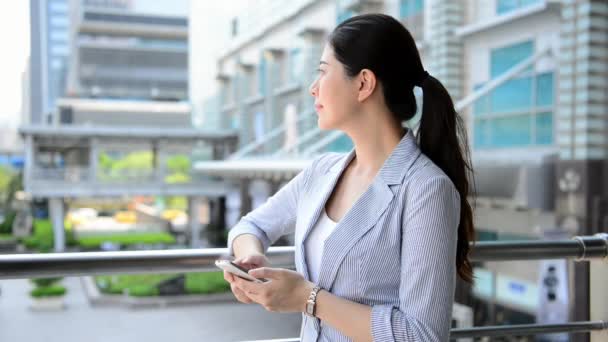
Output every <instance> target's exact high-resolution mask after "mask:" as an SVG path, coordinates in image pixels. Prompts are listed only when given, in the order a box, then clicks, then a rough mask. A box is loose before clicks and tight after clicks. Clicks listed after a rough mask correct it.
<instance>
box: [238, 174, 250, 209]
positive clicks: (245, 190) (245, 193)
mask: <svg viewBox="0 0 608 342" xmlns="http://www.w3.org/2000/svg"><path fill="white" fill-rule="evenodd" d="M249 184H250V181H249V180H248V179H241V180H240V183H239V188H240V189H239V191H240V193H241V217H243V216H245V215H247V214H248V213H249V212H250V211H251V208H252V201H251V195H250V194H249Z"/></svg>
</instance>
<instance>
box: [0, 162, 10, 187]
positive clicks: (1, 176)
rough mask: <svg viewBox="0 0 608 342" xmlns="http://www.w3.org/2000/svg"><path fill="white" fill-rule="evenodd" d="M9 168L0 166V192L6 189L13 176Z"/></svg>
mask: <svg viewBox="0 0 608 342" xmlns="http://www.w3.org/2000/svg"><path fill="white" fill-rule="evenodd" d="M12 174H13V173H12V172H11V170H10V169H9V168H7V167H5V166H0V193H5V191H6V190H8V185H9V183H10V182H11V178H12V177H13V175H12Z"/></svg>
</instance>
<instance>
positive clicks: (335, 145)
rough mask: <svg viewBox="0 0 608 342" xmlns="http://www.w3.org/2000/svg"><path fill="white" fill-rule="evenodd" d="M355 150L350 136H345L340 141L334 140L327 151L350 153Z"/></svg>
mask: <svg viewBox="0 0 608 342" xmlns="http://www.w3.org/2000/svg"><path fill="white" fill-rule="evenodd" d="M352 148H353V142H352V140H350V138H349V137H348V135H346V134H343V135H342V136H341V137H339V138H338V139H336V140H334V141H333V142H331V143H330V144H329V145H328V146H327V151H331V152H349V151H350V150H351V149H352Z"/></svg>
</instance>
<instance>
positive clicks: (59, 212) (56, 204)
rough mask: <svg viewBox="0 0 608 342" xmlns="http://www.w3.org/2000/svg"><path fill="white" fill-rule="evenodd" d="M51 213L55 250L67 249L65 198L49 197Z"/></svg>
mask: <svg viewBox="0 0 608 342" xmlns="http://www.w3.org/2000/svg"><path fill="white" fill-rule="evenodd" d="M49 211H50V213H49V215H50V217H51V224H52V225H53V237H54V238H55V246H54V248H55V252H63V251H64V250H65V230H64V226H63V220H64V219H65V203H64V201H63V198H49Z"/></svg>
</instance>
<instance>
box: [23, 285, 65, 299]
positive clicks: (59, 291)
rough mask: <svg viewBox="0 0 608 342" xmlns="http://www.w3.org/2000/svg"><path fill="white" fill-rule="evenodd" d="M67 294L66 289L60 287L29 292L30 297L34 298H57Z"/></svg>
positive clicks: (40, 288) (46, 287)
mask: <svg viewBox="0 0 608 342" xmlns="http://www.w3.org/2000/svg"><path fill="white" fill-rule="evenodd" d="M66 292H67V290H66V288H65V287H64V286H62V285H52V286H45V287H36V288H34V289H33V290H32V291H30V295H31V296H32V297H35V298H40V297H59V296H63V295H64V294H65V293H66Z"/></svg>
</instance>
